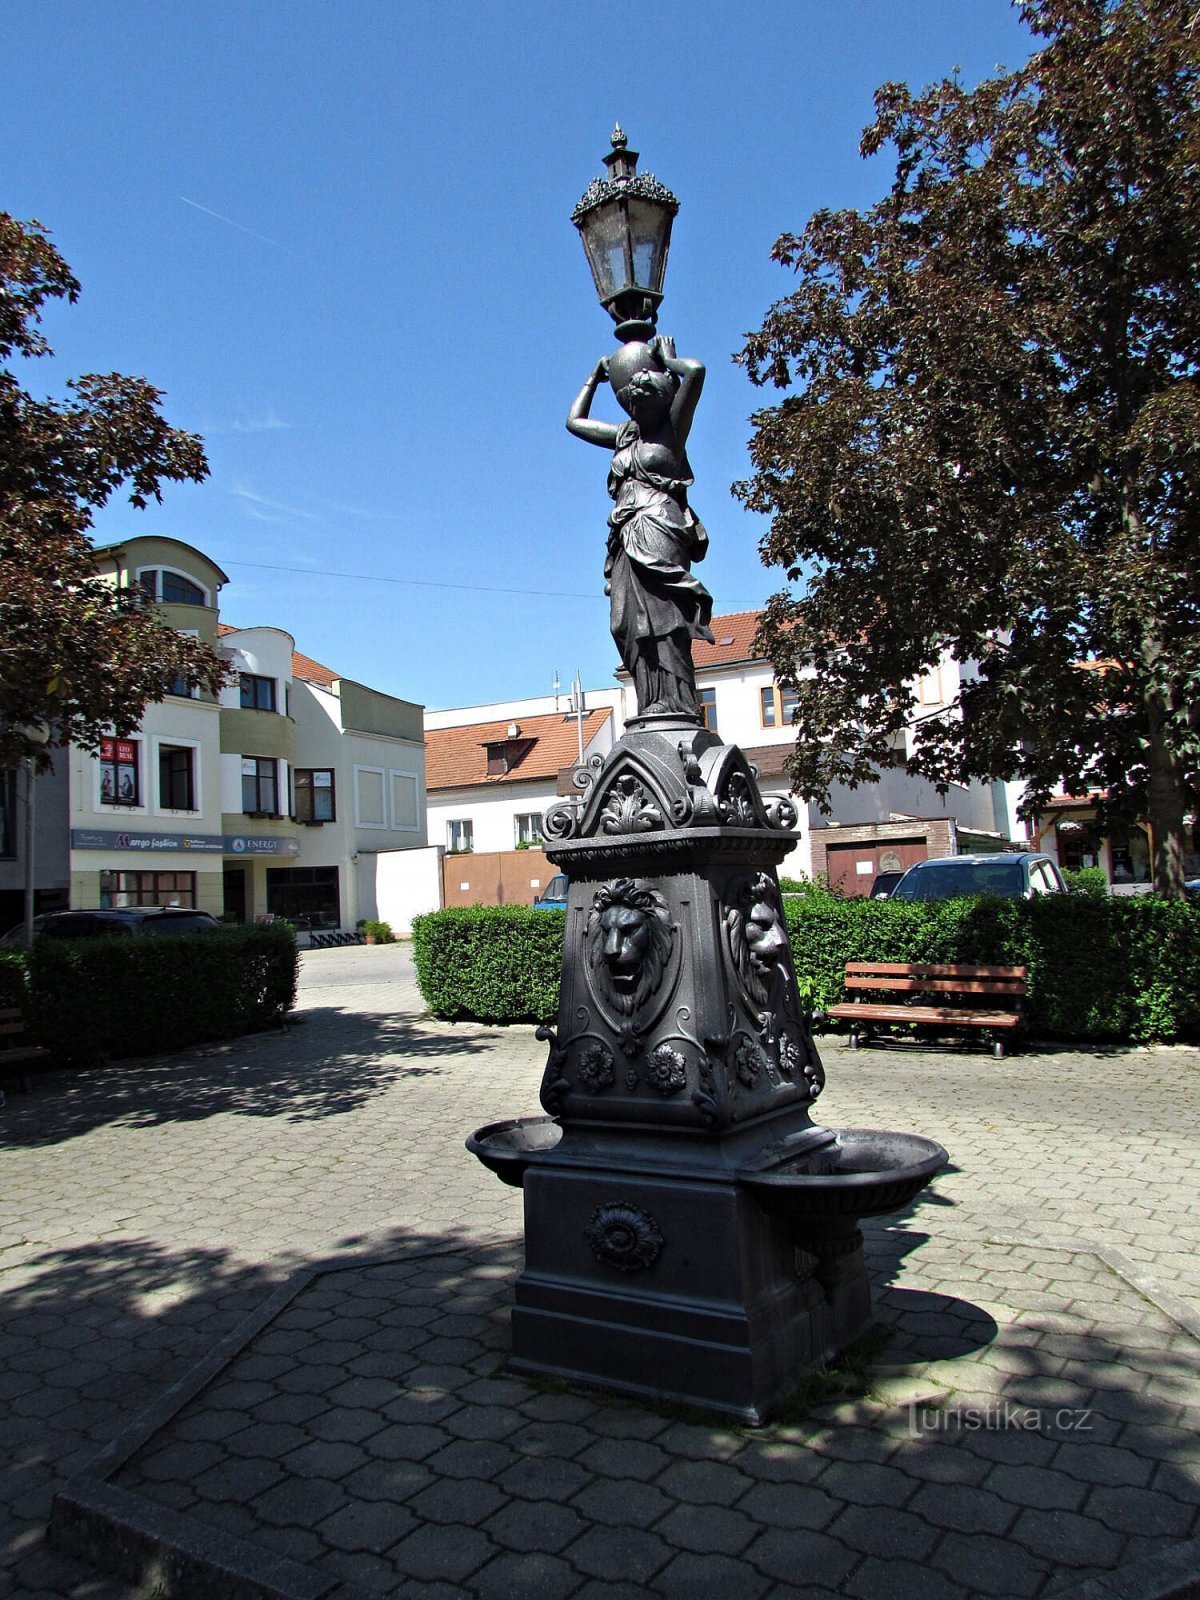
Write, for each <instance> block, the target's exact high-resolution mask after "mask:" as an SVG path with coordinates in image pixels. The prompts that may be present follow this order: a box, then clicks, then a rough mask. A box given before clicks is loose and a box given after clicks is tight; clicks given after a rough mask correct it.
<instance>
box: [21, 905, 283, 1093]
mask: <svg viewBox="0 0 1200 1600" xmlns="http://www.w3.org/2000/svg"><path fill="white" fill-rule="evenodd" d="M297 971H298V957H297V951H296V939H295V935H294V934H293V932H292V930H291V929H290V928H289V927H288V926H287V925H286V924H284V925H280V924H278V923H276V924H264V925H260V926H255V927H251V928H221V929H218V930H217V931H215V932H211V933H189V934H180V935H173V936H171V937H165V936H160V937H155V938H133V939H41V940H39V941H38V943H37V945H36V946H35V948H34V951H33V955H32V956H31V958H30V960H29V973H30V999H29V1019H30V1025H31V1027H32V1030H33V1033H34V1035H35V1037H36V1038H37V1039H38V1041H39V1043H41V1044H44V1045H45V1046H47V1048H48V1049H50V1050H51V1051H53V1053H54V1055H55V1056H56V1057H58V1058H60V1059H62V1060H65V1061H72V1062H78V1063H83V1062H90V1061H97V1060H102V1059H104V1058H107V1057H115V1056H136V1055H148V1054H150V1053H151V1052H154V1051H163V1050H180V1049H183V1048H184V1047H185V1046H186V1045H191V1044H200V1043H202V1042H203V1041H205V1040H208V1039H227V1038H230V1037H231V1036H232V1035H234V1034H239V1033H252V1032H254V1031H255V1030H256V1029H258V1028H265V1027H269V1026H270V1025H271V1024H272V1023H279V1022H282V1020H283V1018H284V1017H285V1015H286V1014H287V1012H288V1011H289V1010H291V1008H292V1006H293V1005H294V1004H295V1001H296V978H297Z"/></svg>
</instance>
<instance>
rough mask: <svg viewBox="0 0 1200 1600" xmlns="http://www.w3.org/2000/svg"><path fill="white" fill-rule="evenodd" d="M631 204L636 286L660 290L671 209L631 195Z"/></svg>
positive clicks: (668, 238)
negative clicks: (633, 197) (632, 197)
mask: <svg viewBox="0 0 1200 1600" xmlns="http://www.w3.org/2000/svg"><path fill="white" fill-rule="evenodd" d="M628 205H629V232H630V236H631V240H632V244H633V267H634V277H635V279H636V287H637V288H639V289H650V290H652V291H653V292H654V293H655V294H661V293H662V286H663V274H664V273H665V271H666V266H667V246H668V245H669V243H670V240H671V213H670V212H669V211H668V210H666V208H665V207H663V206H660V205H656V204H654V203H653V202H651V201H648V200H635V199H631V200H630V201H629V202H628Z"/></svg>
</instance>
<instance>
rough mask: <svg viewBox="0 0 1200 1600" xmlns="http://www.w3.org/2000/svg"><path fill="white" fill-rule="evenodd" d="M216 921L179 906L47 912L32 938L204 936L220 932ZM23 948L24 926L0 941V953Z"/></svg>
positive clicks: (37, 922)
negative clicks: (211, 932)
mask: <svg viewBox="0 0 1200 1600" xmlns="http://www.w3.org/2000/svg"><path fill="white" fill-rule="evenodd" d="M219 927H220V923H219V922H218V921H217V919H216V917H213V916H210V915H209V913H208V912H207V911H191V910H186V909H184V908H182V907H179V906H120V907H114V908H113V909H112V910H104V911H100V910H96V911H90V910H88V911H83V910H81V911H48V912H47V913H46V914H45V915H44V916H40V917H34V919H33V938H34V942H35V943H36V942H37V941H38V940H39V939H97V938H103V937H117V938H129V937H130V936H135V937H137V936H140V937H145V936H147V935H150V936H154V935H159V934H174V933H207V932H209V931H210V930H212V929H214V928H219ZM24 947H25V924H24V923H18V924H17V926H16V927H15V928H10V929H9V931H8V932H7V933H6V934H5V935H4V937H3V938H2V939H0V950H21V949H24Z"/></svg>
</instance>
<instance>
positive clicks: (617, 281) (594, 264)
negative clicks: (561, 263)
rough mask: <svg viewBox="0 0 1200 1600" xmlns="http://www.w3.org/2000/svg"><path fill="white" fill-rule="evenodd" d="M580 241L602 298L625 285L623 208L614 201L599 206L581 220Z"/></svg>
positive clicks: (627, 285)
mask: <svg viewBox="0 0 1200 1600" xmlns="http://www.w3.org/2000/svg"><path fill="white" fill-rule="evenodd" d="M582 231H583V243H584V248H585V249H586V251H587V256H588V261H589V262H590V263H591V268H592V276H593V278H595V280H596V292H597V294H598V295H599V296H600V298H601V300H607V299H610V298H611V297H612V296H613V295H615V294H620V293H621V291H622V290H623V289H628V288H629V287H630V284H629V274H628V272H627V270H626V258H625V241H626V237H627V227H626V222H625V215H624V208H623V207H622V206H621V205H620V204H619V202H617V201H615V200H614V201H610V202H609V203H608V204H607V205H603V206H599V207H597V209H596V210H595V211H593V212H592V213H591V214H590V215H589V216H588V217H587V218H586V220H585V221H584V224H583V230H582Z"/></svg>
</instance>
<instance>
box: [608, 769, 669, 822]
mask: <svg viewBox="0 0 1200 1600" xmlns="http://www.w3.org/2000/svg"><path fill="white" fill-rule="evenodd" d="M664 826H665V824H664V822H663V814H662V812H661V811H660V810H659V809H658V807H657V806H656V805H655V804H654V803H653V801H652V800H651V799H650V797H649V796H648V795H647V793H646V789H645V785H644V784H642V783H639V781H638V780H637V779H636V778H635V777H633V775H632V774H631V773H623V774H622V775H621V777H619V778H618V779H617V780H616V782H615V783H614V784H613V786H612V788H611V789H610V790H609V792H608V794H607V796H606V797H605V801H604V809H603V811H602V812H601V814H600V831H601V832H602V833H650V832H651V831H652V830H653V829H655V828H661V827H664Z"/></svg>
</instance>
